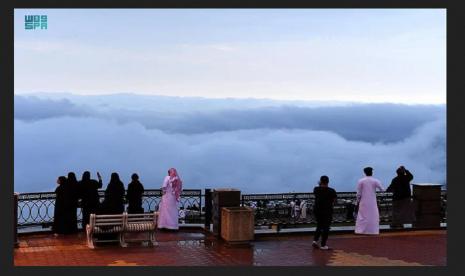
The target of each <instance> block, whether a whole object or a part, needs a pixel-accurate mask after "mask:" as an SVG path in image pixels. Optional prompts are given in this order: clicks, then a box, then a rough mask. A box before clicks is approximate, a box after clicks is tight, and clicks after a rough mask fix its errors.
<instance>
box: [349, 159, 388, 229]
mask: <svg viewBox="0 0 465 276" xmlns="http://www.w3.org/2000/svg"><path fill="white" fill-rule="evenodd" d="M363 171H364V172H365V175H366V177H364V178H362V179H360V180H359V181H358V183H357V203H358V212H357V221H356V222H355V234H367V235H377V234H379V211H378V203H377V201H376V190H380V191H382V190H383V186H381V182H380V181H379V180H378V179H376V178H374V177H373V176H372V175H373V168H371V167H366V168H365V169H363Z"/></svg>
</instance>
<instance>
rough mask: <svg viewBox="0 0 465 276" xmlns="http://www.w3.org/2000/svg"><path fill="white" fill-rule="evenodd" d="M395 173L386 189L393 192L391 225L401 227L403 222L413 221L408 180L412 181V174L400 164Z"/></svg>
mask: <svg viewBox="0 0 465 276" xmlns="http://www.w3.org/2000/svg"><path fill="white" fill-rule="evenodd" d="M396 173H397V176H396V177H394V178H393V179H392V181H391V185H389V187H388V188H387V189H386V191H387V192H392V193H393V194H392V211H393V212H392V223H391V227H393V228H396V227H400V228H402V227H403V224H404V223H411V222H412V221H413V208H412V202H411V196H412V191H411V189H410V181H412V179H413V175H412V174H411V173H410V171H408V170H407V169H405V168H404V166H400V167H399V168H398V169H397V170H396Z"/></svg>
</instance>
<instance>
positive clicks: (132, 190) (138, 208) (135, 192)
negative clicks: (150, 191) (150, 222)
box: [126, 173, 144, 214]
mask: <svg viewBox="0 0 465 276" xmlns="http://www.w3.org/2000/svg"><path fill="white" fill-rule="evenodd" d="M131 180H132V181H131V183H129V185H128V191H127V194H126V199H127V201H128V208H127V212H128V213H129V214H140V213H143V212H144V208H143V207H142V195H143V194H144V185H142V183H140V181H139V176H138V175H137V174H136V173H134V174H132V175H131Z"/></svg>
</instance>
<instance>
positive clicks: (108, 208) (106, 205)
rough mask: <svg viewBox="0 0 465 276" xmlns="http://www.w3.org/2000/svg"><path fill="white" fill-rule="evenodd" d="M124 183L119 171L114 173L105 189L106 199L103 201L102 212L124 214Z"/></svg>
mask: <svg viewBox="0 0 465 276" xmlns="http://www.w3.org/2000/svg"><path fill="white" fill-rule="evenodd" d="M124 193H125V189H124V184H123V182H121V180H120V179H119V175H118V174H117V173H115V172H114V173H112V174H111V178H110V183H108V186H107V189H106V190H105V199H104V201H103V203H102V210H101V211H100V213H102V214H122V213H123V212H124Z"/></svg>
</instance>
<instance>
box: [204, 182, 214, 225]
mask: <svg viewBox="0 0 465 276" xmlns="http://www.w3.org/2000/svg"><path fill="white" fill-rule="evenodd" d="M211 219H212V192H211V190H210V189H205V230H208V231H210V223H211Z"/></svg>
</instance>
